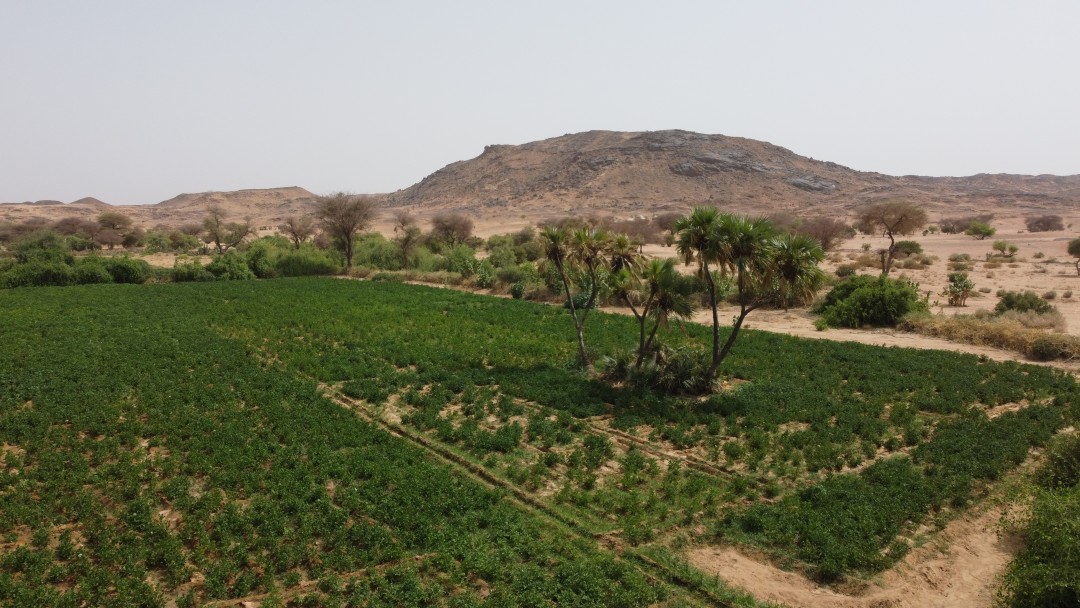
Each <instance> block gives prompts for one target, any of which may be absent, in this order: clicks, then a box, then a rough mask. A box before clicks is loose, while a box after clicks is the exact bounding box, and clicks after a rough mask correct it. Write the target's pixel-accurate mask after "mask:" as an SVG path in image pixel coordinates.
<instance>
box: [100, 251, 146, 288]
mask: <svg viewBox="0 0 1080 608" xmlns="http://www.w3.org/2000/svg"><path fill="white" fill-rule="evenodd" d="M105 269H106V270H107V271H108V272H109V274H110V275H112V278H113V281H115V282H117V283H135V284H141V283H145V282H146V280H147V279H149V278H150V274H151V270H150V264H148V263H147V262H146V260H138V259H135V258H130V257H128V256H126V255H125V256H120V257H111V258H105Z"/></svg>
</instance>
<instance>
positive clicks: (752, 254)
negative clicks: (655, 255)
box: [675, 207, 824, 382]
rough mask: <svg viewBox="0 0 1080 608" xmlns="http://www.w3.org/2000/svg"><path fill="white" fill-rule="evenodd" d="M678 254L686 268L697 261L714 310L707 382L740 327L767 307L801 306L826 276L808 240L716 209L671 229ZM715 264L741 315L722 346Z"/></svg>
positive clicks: (699, 212) (764, 221)
mask: <svg viewBox="0 0 1080 608" xmlns="http://www.w3.org/2000/svg"><path fill="white" fill-rule="evenodd" d="M675 230H676V233H677V235H678V243H677V246H678V250H679V253H680V254H681V255H682V256H683V260H684V261H685V262H686V263H687V264H689V263H691V262H694V261H697V263H698V265H699V270H700V272H701V275H702V277H703V279H704V280H705V284H706V286H707V287H708V290H709V305H710V306H711V307H712V318H713V347H712V361H711V363H710V365H709V368H708V370H707V371H706V372H705V380H706V381H707V382H709V381H711V380H712V379H713V378H714V377H715V376H716V371H717V369H718V368H719V367H720V363H721V362H723V360H724V359H725V358H726V357H727V356H728V354H729V353H730V352H731V348H732V346H734V344H735V340H736V339H737V338H738V337H739V331H740V330H741V329H742V326H743V322H744V321H745V320H746V317H747V315H749V314H750V313H751V312H753V311H754V310H756V309H758V308H760V307H761V306H764V305H766V304H780V305H783V306H785V307H786V306H790V305H792V304H798V303H802V302H805V301H806V300H808V299H810V298H811V297H813V294H814V293H815V292H816V291H817V290H818V288H820V287H821V284H822V281H823V280H824V273H822V271H821V269H820V268H818V264H819V263H820V262H821V260H822V259H823V258H824V253H823V252H822V250H821V246H820V245H819V244H818V243H817V242H816V241H814V240H813V239H811V238H809V237H806V236H792V235H786V236H781V237H776V236H774V235H775V229H774V227H773V225H772V223H771V222H769V220H767V219H764V218H746V217H742V216H738V215H733V214H729V213H720V212H719V211H717V210H716V209H712V208H704V207H699V208H696V209H694V210H693V211H692V212H691V213H690V215H689V216H687V217H684V218H682V219H680V220H678V221H677V222H676V224H675ZM710 264H713V265H715V267H716V269H717V271H718V274H719V276H721V277H724V278H726V279H730V280H731V287H732V288H733V289H734V290H735V298H736V301H737V303H738V305H739V313H738V314H737V315H736V316H735V320H734V323H733V325H732V328H731V333H729V334H728V336H727V339H726V340H725V341H724V343H723V345H721V344H720V322H719V313H718V310H717V308H718V307H717V304H718V302H717V285H716V277H714V276H713V273H712V272H711V270H710Z"/></svg>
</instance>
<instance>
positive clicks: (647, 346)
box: [637, 319, 660, 367]
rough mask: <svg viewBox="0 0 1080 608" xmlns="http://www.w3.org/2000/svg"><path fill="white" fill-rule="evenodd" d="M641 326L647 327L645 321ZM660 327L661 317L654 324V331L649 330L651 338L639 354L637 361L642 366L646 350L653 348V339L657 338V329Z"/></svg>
mask: <svg viewBox="0 0 1080 608" xmlns="http://www.w3.org/2000/svg"><path fill="white" fill-rule="evenodd" d="M641 328H642V329H645V324H644V323H642V326H641ZM658 329H660V319H657V320H656V323H655V324H653V328H652V331H651V332H649V339H648V340H646V341H645V346H643V347H642V349H641V353H640V354H639V355H638V362H637V366H638V367H641V363H642V361H644V359H645V352H646V351H647V350H651V349H652V345H653V341H654V340H656V330H658Z"/></svg>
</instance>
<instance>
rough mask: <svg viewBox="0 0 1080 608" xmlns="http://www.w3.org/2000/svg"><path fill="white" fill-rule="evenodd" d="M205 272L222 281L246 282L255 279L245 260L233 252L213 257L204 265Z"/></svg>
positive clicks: (242, 256) (240, 254) (238, 253)
mask: <svg viewBox="0 0 1080 608" xmlns="http://www.w3.org/2000/svg"><path fill="white" fill-rule="evenodd" d="M206 271H207V272H209V273H210V274H212V275H214V278H216V279H218V280H222V281H247V280H251V279H254V278H255V273H254V272H252V270H251V267H250V266H248V262H247V258H246V257H245V256H244V254H242V253H240V252H238V251H235V250H230V251H226V252H225V253H223V254H221V255H216V256H214V259H213V260H212V261H211V262H210V263H209V264H207V265H206Z"/></svg>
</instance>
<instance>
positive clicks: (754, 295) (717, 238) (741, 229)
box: [705, 213, 775, 381]
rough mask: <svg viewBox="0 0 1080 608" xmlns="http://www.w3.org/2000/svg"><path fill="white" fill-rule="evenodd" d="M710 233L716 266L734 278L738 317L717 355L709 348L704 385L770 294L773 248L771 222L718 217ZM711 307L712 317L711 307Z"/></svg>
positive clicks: (714, 310) (738, 217)
mask: <svg viewBox="0 0 1080 608" xmlns="http://www.w3.org/2000/svg"><path fill="white" fill-rule="evenodd" d="M714 232H715V234H714V242H715V248H716V251H717V256H716V261H717V265H718V266H720V268H721V269H722V270H723V271H724V272H725V273H726V274H734V278H735V281H734V283H735V285H734V286H735V290H736V294H735V295H736V298H737V300H738V303H739V314H738V315H737V316H736V317H735V323H734V325H733V326H732V328H731V333H730V334H728V337H727V340H726V341H725V342H724V346H723V347H722V348H720V349H719V351H717V350H716V345H715V343H714V344H713V353H714V354H713V360H712V364H711V365H710V366H709V369H708V371H706V372H705V379H706V381H711V380H712V379H713V378H714V377H715V376H716V370H717V368H719V367H720V363H721V362H722V361H723V360H724V359H725V358H726V357H727V355H728V353H730V352H731V347H732V346H734V344H735V339H736V338H738V337H739V330H740V329H742V324H743V321H745V320H746V316H747V315H749V314H750V313H751V312H753V311H754V310H755V309H757V308H758V307H760V306H761V305H762V304H765V303H766V302H767V301H768V300H769V298H768V296H767V295H766V294H767V293H768V292H769V291H770V289H769V287H770V284H769V283H770V278H771V276H770V275H771V271H772V263H773V252H774V245H775V243H774V240H773V234H774V228H773V225H772V222H770V221H769V220H767V219H765V218H746V217H742V216H738V215H733V214H728V213H724V214H720V216H719V218H718V220H717V222H716V225H715V229H714ZM713 306H714V308H713V314H714V316H715V315H716V309H715V304H713Z"/></svg>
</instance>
